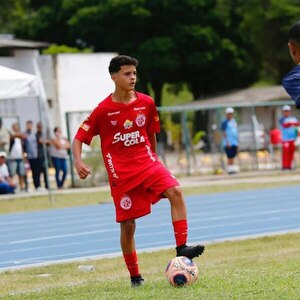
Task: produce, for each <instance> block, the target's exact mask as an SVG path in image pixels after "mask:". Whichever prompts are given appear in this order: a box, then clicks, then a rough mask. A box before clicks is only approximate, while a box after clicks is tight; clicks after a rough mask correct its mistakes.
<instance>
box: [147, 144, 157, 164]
mask: <svg viewBox="0 0 300 300" xmlns="http://www.w3.org/2000/svg"><path fill="white" fill-rule="evenodd" d="M145 147H146V149H147V152H148V155H149V157H150V159H151V160H152V161H153V162H154V161H156V158H155V157H154V156H153V152H152V151H151V148H150V147H149V146H148V145H146V146H145Z"/></svg>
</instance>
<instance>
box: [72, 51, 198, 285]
mask: <svg viewBox="0 0 300 300" xmlns="http://www.w3.org/2000/svg"><path fill="white" fill-rule="evenodd" d="M137 66H138V61H137V60H136V59H135V58H132V57H129V56H125V55H119V56H117V57H114V58H113V59H112V60H111V61H110V65H109V68H108V69H109V73H110V75H111V79H112V80H113V81H114V83H115V90H114V92H113V93H112V94H111V95H109V96H108V97H107V98H106V99H104V100H103V101H102V102H100V103H99V104H98V106H97V107H96V108H95V109H94V110H93V111H92V113H91V114H90V115H89V116H88V118H87V119H86V120H85V121H84V122H83V123H82V124H81V126H80V128H79V129H78V131H77V134H76V136H75V138H74V140H73V144H72V150H73V156H74V164H75V168H76V170H77V173H78V175H79V177H80V178H81V179H84V178H86V177H87V176H88V175H89V174H90V168H89V166H87V165H85V164H84V162H83V161H82V159H81V151H82V143H85V144H87V145H89V144H90V143H91V140H92V138H93V137H94V136H96V135H99V136H100V139H101V149H102V156H103V159H104V162H105V167H106V170H107V173H108V175H109V183H110V188H111V194H112V197H113V200H114V204H115V210H116V221H117V222H119V223H120V230H121V232H120V235H121V237H120V242H121V248H122V252H123V256H124V260H125V263H126V266H127V269H128V271H129V273H130V277H131V286H132V287H137V286H140V285H142V284H143V281H144V279H143V278H142V276H141V274H140V272H139V267H138V259H137V254H136V249H135V240H134V233H135V227H136V223H135V219H137V218H139V217H142V216H144V215H146V214H149V213H150V212H151V204H155V203H156V202H158V201H159V200H160V199H161V198H163V197H166V198H168V199H169V201H170V205H171V216H172V223H173V229H174V235H175V240H176V254H177V256H186V257H188V258H190V259H193V258H194V257H197V256H199V255H201V254H202V253H203V251H204V246H202V245H197V246H187V245H186V242H187V232H188V225H187V213H186V206H185V201H184V199H183V195H182V191H181V189H180V187H179V183H178V182H177V180H176V179H175V178H174V176H172V175H171V173H170V172H169V171H168V170H167V169H166V168H165V167H164V166H163V164H162V163H161V162H160V161H159V160H158V158H157V155H156V136H155V134H156V133H158V132H159V129H160V122H159V117H158V113H157V110H156V107H155V104H154V101H153V99H152V98H151V97H149V96H148V95H145V94H142V93H139V92H136V91H135V89H134V88H135V84H136V79H137V71H136V67H137Z"/></svg>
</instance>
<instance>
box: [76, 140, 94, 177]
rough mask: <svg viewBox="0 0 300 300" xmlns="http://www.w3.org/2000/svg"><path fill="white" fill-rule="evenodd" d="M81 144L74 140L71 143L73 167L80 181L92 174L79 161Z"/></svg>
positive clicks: (80, 160)
mask: <svg viewBox="0 0 300 300" xmlns="http://www.w3.org/2000/svg"><path fill="white" fill-rule="evenodd" d="M81 151H82V142H81V141H79V140H77V139H74V140H73V143H72V154H73V158H74V166H75V168H76V171H77V173H78V176H79V178H80V179H85V178H86V177H87V176H88V175H89V174H92V172H91V170H90V167H89V166H88V165H86V164H85V163H84V162H83V161H82V159H81Z"/></svg>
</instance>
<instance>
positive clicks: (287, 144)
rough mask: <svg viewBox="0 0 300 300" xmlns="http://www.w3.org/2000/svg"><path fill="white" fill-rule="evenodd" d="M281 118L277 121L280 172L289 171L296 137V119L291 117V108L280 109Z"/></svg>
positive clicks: (286, 106)
mask: <svg viewBox="0 0 300 300" xmlns="http://www.w3.org/2000/svg"><path fill="white" fill-rule="evenodd" d="M282 115H283V116H282V117H281V118H280V119H279V124H280V130H281V135H282V170H291V169H292V163H293V160H294V154H295V140H296V138H297V136H298V132H297V127H298V126H299V122H298V119H297V118H296V117H294V116H292V115H291V107H290V106H289V105H284V106H283V107H282Z"/></svg>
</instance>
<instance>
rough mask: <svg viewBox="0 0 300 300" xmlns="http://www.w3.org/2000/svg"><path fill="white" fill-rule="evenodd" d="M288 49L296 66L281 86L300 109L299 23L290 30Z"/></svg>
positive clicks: (285, 77)
mask: <svg viewBox="0 0 300 300" xmlns="http://www.w3.org/2000/svg"><path fill="white" fill-rule="evenodd" d="M288 47H289V51H290V55H291V57H292V60H293V61H294V63H295V64H296V66H295V67H294V68H293V69H292V70H291V71H290V72H289V73H287V74H286V75H285V76H284V77H283V79H282V85H283V87H284V88H285V90H286V92H287V93H288V94H289V95H290V96H291V98H292V99H293V100H294V101H295V105H296V107H297V108H298V109H300V21H298V22H296V23H295V24H293V25H292V27H291V28H290V31H289V42H288Z"/></svg>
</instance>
